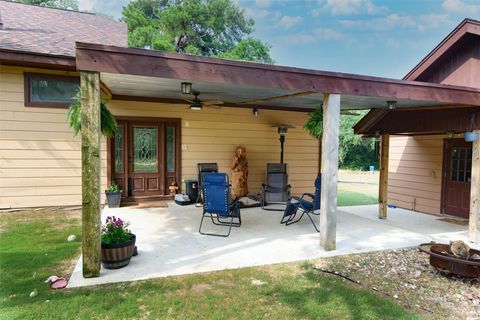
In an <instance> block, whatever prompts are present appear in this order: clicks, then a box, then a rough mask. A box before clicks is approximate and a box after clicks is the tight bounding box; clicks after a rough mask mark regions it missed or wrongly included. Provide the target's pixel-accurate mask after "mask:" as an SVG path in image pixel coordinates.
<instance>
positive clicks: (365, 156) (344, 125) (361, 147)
mask: <svg viewBox="0 0 480 320" xmlns="http://www.w3.org/2000/svg"><path fill="white" fill-rule="evenodd" d="M355 112H357V113H359V115H342V116H341V118H340V147H339V148H340V149H339V155H338V156H339V159H338V162H339V166H340V167H341V168H346V169H360V170H368V168H369V166H370V165H375V167H377V168H378V166H377V159H376V155H375V139H374V138H362V137H361V136H359V135H356V134H355V133H354V132H353V126H354V125H355V124H356V123H357V122H358V121H360V119H361V118H362V117H363V116H364V115H365V114H366V113H367V112H368V111H360V112H358V111H355Z"/></svg>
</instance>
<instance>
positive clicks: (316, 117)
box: [303, 105, 323, 139]
mask: <svg viewBox="0 0 480 320" xmlns="http://www.w3.org/2000/svg"><path fill="white" fill-rule="evenodd" d="M303 128H304V129H305V130H306V131H307V132H308V133H309V134H310V135H311V136H312V137H314V138H317V139H320V138H321V137H322V134H323V106H322V105H319V106H318V107H316V108H315V110H314V111H313V112H312V113H311V114H310V117H309V118H308V121H307V122H306V123H305V124H304V125H303Z"/></svg>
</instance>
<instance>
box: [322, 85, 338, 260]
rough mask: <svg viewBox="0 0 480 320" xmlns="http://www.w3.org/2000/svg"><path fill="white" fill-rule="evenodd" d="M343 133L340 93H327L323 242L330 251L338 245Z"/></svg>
mask: <svg viewBox="0 0 480 320" xmlns="http://www.w3.org/2000/svg"><path fill="white" fill-rule="evenodd" d="M339 133H340V95H339V94H325V95H324V96H323V135H322V190H321V206H320V212H321V213H320V245H321V246H322V247H323V248H324V249H325V250H327V251H330V250H335V248H336V236H337V180H338V141H339Z"/></svg>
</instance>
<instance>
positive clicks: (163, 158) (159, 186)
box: [109, 119, 180, 199]
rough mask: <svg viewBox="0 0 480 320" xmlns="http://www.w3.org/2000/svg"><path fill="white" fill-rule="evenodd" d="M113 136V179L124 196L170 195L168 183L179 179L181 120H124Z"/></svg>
mask: <svg viewBox="0 0 480 320" xmlns="http://www.w3.org/2000/svg"><path fill="white" fill-rule="evenodd" d="M117 122H118V129H117V132H116V134H115V136H114V138H113V139H111V140H110V149H111V151H110V153H109V157H110V161H109V163H110V170H109V171H110V174H109V176H110V179H111V181H112V182H115V183H117V184H118V185H119V186H120V187H121V188H122V190H123V196H124V197H132V198H137V199H138V198H149V197H163V196H166V195H168V186H169V185H170V184H171V183H172V182H173V181H176V182H177V183H178V182H179V179H180V171H179V169H180V168H179V159H180V158H179V157H180V145H179V143H180V133H179V130H180V128H179V127H180V124H179V121H177V120H175V119H172V120H163V119H159V120H154V119H152V120H151V121H150V120H145V121H143V120H142V121H135V120H123V119H120V120H118V121H117Z"/></svg>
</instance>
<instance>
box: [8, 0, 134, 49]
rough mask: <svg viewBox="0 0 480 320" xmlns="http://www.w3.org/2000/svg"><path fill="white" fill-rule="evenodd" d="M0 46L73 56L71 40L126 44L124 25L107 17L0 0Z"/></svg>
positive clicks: (72, 41) (73, 46)
mask: <svg viewBox="0 0 480 320" xmlns="http://www.w3.org/2000/svg"><path fill="white" fill-rule="evenodd" d="M0 17H1V18H0V20H1V25H0V49H9V50H18V51H27V52H36V53H44V54H52V55H59V56H72V57H73V56H75V42H76V41H79V42H88V43H98V44H104V45H114V46H121V47H126V46H127V45H128V43H127V42H128V41H127V25H126V24H124V23H122V22H119V21H115V20H113V19H111V18H108V17H105V16H101V15H96V14H91V13H85V12H78V11H71V10H62V9H53V8H46V7H40V6H34V5H27V4H22V3H17V2H10V1H3V0H0Z"/></svg>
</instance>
